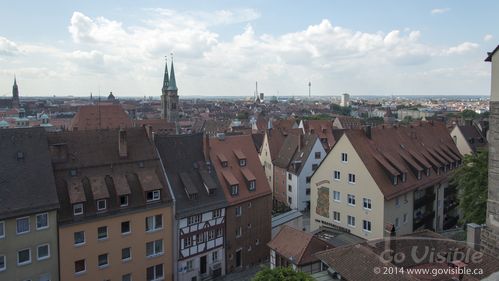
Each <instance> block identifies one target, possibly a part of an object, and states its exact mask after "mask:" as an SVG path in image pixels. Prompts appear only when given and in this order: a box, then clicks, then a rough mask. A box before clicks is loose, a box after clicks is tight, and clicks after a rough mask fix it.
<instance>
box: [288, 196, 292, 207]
mask: <svg viewBox="0 0 499 281" xmlns="http://www.w3.org/2000/svg"><path fill="white" fill-rule="evenodd" d="M288 204H289V205H291V204H293V198H291V197H290V196H288Z"/></svg>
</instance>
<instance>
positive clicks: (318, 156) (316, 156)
mask: <svg viewBox="0 0 499 281" xmlns="http://www.w3.org/2000/svg"><path fill="white" fill-rule="evenodd" d="M315 159H321V152H320V151H319V152H316V153H315Z"/></svg>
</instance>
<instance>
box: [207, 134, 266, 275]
mask: <svg viewBox="0 0 499 281" xmlns="http://www.w3.org/2000/svg"><path fill="white" fill-rule="evenodd" d="M208 147H209V155H210V159H211V162H212V163H213V166H214V168H215V171H216V173H217V176H218V180H219V182H220V185H221V186H222V190H223V192H224V195H225V199H226V200H227V202H228V207H227V209H226V213H225V219H226V234H225V239H226V249H225V252H226V257H225V261H226V270H227V273H230V272H234V271H239V270H243V269H245V268H247V267H249V266H253V265H257V264H259V263H262V262H264V261H266V260H268V254H269V252H268V249H267V247H266V244H267V243H268V242H269V241H270V238H271V231H272V225H271V216H272V193H271V191H270V188H269V185H268V182H267V180H266V178H265V172H264V170H263V169H262V166H261V165H260V161H259V159H258V153H257V151H256V149H255V146H254V144H253V140H252V139H251V136H250V135H240V136H230V137H229V136H222V135H220V136H219V137H218V138H211V139H209V144H208Z"/></svg>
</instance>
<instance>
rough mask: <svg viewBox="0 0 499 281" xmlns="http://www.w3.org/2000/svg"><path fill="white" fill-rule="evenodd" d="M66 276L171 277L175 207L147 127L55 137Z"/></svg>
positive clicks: (51, 139)
mask: <svg viewBox="0 0 499 281" xmlns="http://www.w3.org/2000/svg"><path fill="white" fill-rule="evenodd" d="M49 150H50V153H51V157H52V163H53V167H54V174H55V178H56V188H57V193H58V196H59V200H60V202H61V208H60V209H59V212H58V217H59V218H58V221H59V229H58V236H59V241H60V243H59V250H60V251H59V255H60V261H61V262H60V277H61V280H148V281H150V280H173V268H172V264H173V250H172V248H173V243H172V241H173V209H172V203H173V202H172V197H171V194H170V191H169V188H168V186H167V184H166V179H165V177H164V171H163V169H162V166H161V163H160V160H159V158H158V156H157V153H156V150H155V148H154V145H153V144H152V142H151V141H150V140H149V139H148V137H147V134H146V131H145V129H144V128H130V129H126V130H125V129H114V130H99V131H91V130H89V131H72V132H62V133H54V134H51V135H50V136H49Z"/></svg>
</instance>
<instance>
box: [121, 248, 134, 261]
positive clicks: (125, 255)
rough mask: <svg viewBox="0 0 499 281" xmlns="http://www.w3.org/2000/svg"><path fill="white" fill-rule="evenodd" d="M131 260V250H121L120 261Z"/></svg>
mask: <svg viewBox="0 0 499 281" xmlns="http://www.w3.org/2000/svg"><path fill="white" fill-rule="evenodd" d="M131 259H132V248H130V247H127V248H123V249H121V260H122V261H129V260H131Z"/></svg>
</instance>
